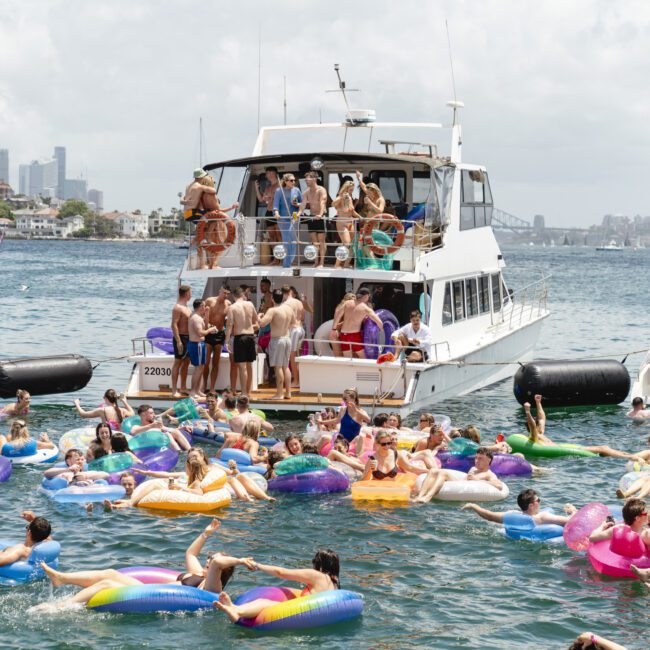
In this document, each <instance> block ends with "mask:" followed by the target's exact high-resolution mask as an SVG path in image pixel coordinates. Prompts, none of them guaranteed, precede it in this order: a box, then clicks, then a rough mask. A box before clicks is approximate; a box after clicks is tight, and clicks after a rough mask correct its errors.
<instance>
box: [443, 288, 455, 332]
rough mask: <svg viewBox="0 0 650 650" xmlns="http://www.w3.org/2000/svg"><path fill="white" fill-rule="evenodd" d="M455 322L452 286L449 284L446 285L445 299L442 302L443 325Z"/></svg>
mask: <svg viewBox="0 0 650 650" xmlns="http://www.w3.org/2000/svg"><path fill="white" fill-rule="evenodd" d="M451 322H453V317H452V315H451V284H450V283H449V282H447V284H446V285H445V297H444V299H443V301H442V324H443V325H449V324H450V323H451Z"/></svg>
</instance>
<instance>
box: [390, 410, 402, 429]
mask: <svg viewBox="0 0 650 650" xmlns="http://www.w3.org/2000/svg"><path fill="white" fill-rule="evenodd" d="M388 417H389V418H397V426H398V427H400V428H401V427H402V416H401V415H400V414H399V413H389V414H388Z"/></svg>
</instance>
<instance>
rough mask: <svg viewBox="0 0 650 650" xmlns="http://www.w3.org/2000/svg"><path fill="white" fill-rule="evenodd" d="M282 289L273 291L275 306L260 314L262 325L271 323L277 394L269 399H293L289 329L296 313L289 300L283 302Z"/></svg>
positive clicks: (270, 359) (272, 364)
mask: <svg viewBox="0 0 650 650" xmlns="http://www.w3.org/2000/svg"><path fill="white" fill-rule="evenodd" d="M283 298H284V293H283V292H282V289H276V290H275V291H274V292H273V303H274V305H273V307H271V308H270V309H268V310H267V312H266V314H260V327H264V326H265V325H269V324H270V325H271V340H270V342H269V364H270V365H271V367H272V368H274V369H275V388H276V390H275V395H274V396H273V397H271V398H269V399H291V370H290V368H289V359H290V356H291V337H290V336H289V329H290V327H291V324H292V323H293V321H294V318H295V314H294V311H293V309H292V308H291V307H290V306H289V304H288V303H287V302H283Z"/></svg>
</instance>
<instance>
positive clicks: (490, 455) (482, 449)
mask: <svg viewBox="0 0 650 650" xmlns="http://www.w3.org/2000/svg"><path fill="white" fill-rule="evenodd" d="M479 454H481V456H486V457H487V458H489V459H490V465H492V461H493V460H494V454H493V453H492V452H491V451H490V450H489V449H488V448H487V447H479V448H478V449H477V450H476V455H477V456H478V455H479Z"/></svg>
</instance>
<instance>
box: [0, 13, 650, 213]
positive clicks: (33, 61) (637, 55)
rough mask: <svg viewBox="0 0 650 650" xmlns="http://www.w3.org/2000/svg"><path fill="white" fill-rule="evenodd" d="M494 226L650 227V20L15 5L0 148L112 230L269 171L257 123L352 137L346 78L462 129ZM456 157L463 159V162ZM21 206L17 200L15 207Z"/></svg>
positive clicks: (1, 46)
mask: <svg viewBox="0 0 650 650" xmlns="http://www.w3.org/2000/svg"><path fill="white" fill-rule="evenodd" d="M445 24H447V25H448V30H449V36H450V41H451V51H452V59H453V71H454V79H455V90H456V93H455V94H456V97H457V98H458V99H459V100H462V101H464V102H465V108H464V109H463V111H462V115H461V120H462V124H463V160H464V161H466V162H473V163H479V164H483V165H485V166H486V167H487V170H488V173H489V175H490V181H491V186H492V192H493V196H494V201H495V205H496V207H498V208H500V209H502V210H504V211H506V212H509V213H511V214H514V215H516V216H518V217H520V218H522V219H526V220H532V218H533V215H535V214H544V215H545V217H546V223H547V225H553V226H564V225H578V226H588V225H590V224H593V223H600V221H601V220H602V216H603V215H604V214H608V213H611V214H616V213H621V214H626V215H629V216H634V215H636V214H641V215H647V214H650V206H648V203H647V191H646V187H647V177H646V173H647V172H648V157H649V156H650V147H649V144H650V122H649V120H648V104H649V99H650V98H649V83H648V82H649V80H650V56H649V55H650V4H649V3H646V2H643V1H633V0H622V1H620V2H611V1H610V0H573V1H572V2H566V0H564V1H557V0H545V1H544V2H531V1H529V0H480V1H478V0H466V1H462V0H449V1H446V0H428V1H426V2H424V1H422V0H399V1H394V2H387V1H385V0H374V1H373V2H359V1H356V0H346V1H340V0H329V1H328V2H318V3H316V2H297V1H294V2H289V1H285V0H273V2H256V1H252V0H251V1H248V0H241V1H240V2H228V3H226V2H204V3H197V2H187V1H185V0H155V1H150V0H135V1H134V0H130V1H128V2H127V1H124V0H93V1H92V2H88V1H86V0H0V61H2V65H1V66H0V148H7V149H9V155H10V166H11V168H10V176H11V182H12V185H13V186H14V187H16V186H17V184H18V164H19V163H28V162H30V161H31V160H33V159H40V158H46V157H50V156H51V155H52V150H53V147H54V146H55V145H63V146H65V147H67V156H68V174H67V175H68V177H69V178H78V177H80V176H83V177H84V178H87V180H88V182H89V186H90V187H95V188H98V189H101V190H103V192H104V207H105V209H107V210H110V209H120V210H132V209H137V208H139V209H142V210H146V211H149V210H152V209H155V208H158V207H162V208H163V209H165V210H168V209H169V208H170V207H172V206H177V205H178V203H177V201H178V199H177V196H176V195H177V192H178V191H180V190H182V189H183V188H184V186H185V185H186V184H187V182H188V180H189V177H190V175H191V171H192V169H194V168H195V167H196V166H198V163H199V129H198V124H199V118H200V117H201V118H202V119H203V128H204V143H205V144H204V160H203V162H204V163H206V162H216V161H219V160H225V159H229V158H236V157H241V156H246V155H249V154H250V153H251V150H252V147H253V144H254V142H255V137H256V134H257V123H258V34H259V33H260V31H261V53H262V67H261V72H262V81H261V122H262V124H265V125H272V124H281V123H282V121H283V94H284V93H283V86H284V81H283V80H284V78H285V77H286V85H287V115H288V121H289V122H290V123H299V122H315V121H318V120H319V117H322V119H323V121H335V120H340V119H342V117H343V113H344V107H343V104H342V101H341V98H340V96H338V95H337V94H335V93H331V94H326V93H325V90H326V89H331V88H336V84H337V80H336V76H335V74H334V72H333V64H334V63H339V64H340V65H341V70H342V73H343V77H344V79H345V80H346V81H347V83H348V86H349V87H354V88H359V89H360V90H361V92H359V93H355V94H354V95H351V100H352V102H353V103H354V104H355V105H357V106H360V107H364V108H368V107H369V108H374V109H375V110H376V112H377V119H378V120H396V121H397V120H399V121H411V122H413V121H433V122H443V123H448V122H449V121H450V119H451V114H450V111H449V109H448V108H446V107H445V103H446V101H448V100H450V99H453V97H454V85H453V83H452V74H451V69H450V57H449V49H448V42H447V32H446V28H445ZM441 153H448V148H447V147H445V148H443V150H441ZM16 189H17V187H16Z"/></svg>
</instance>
